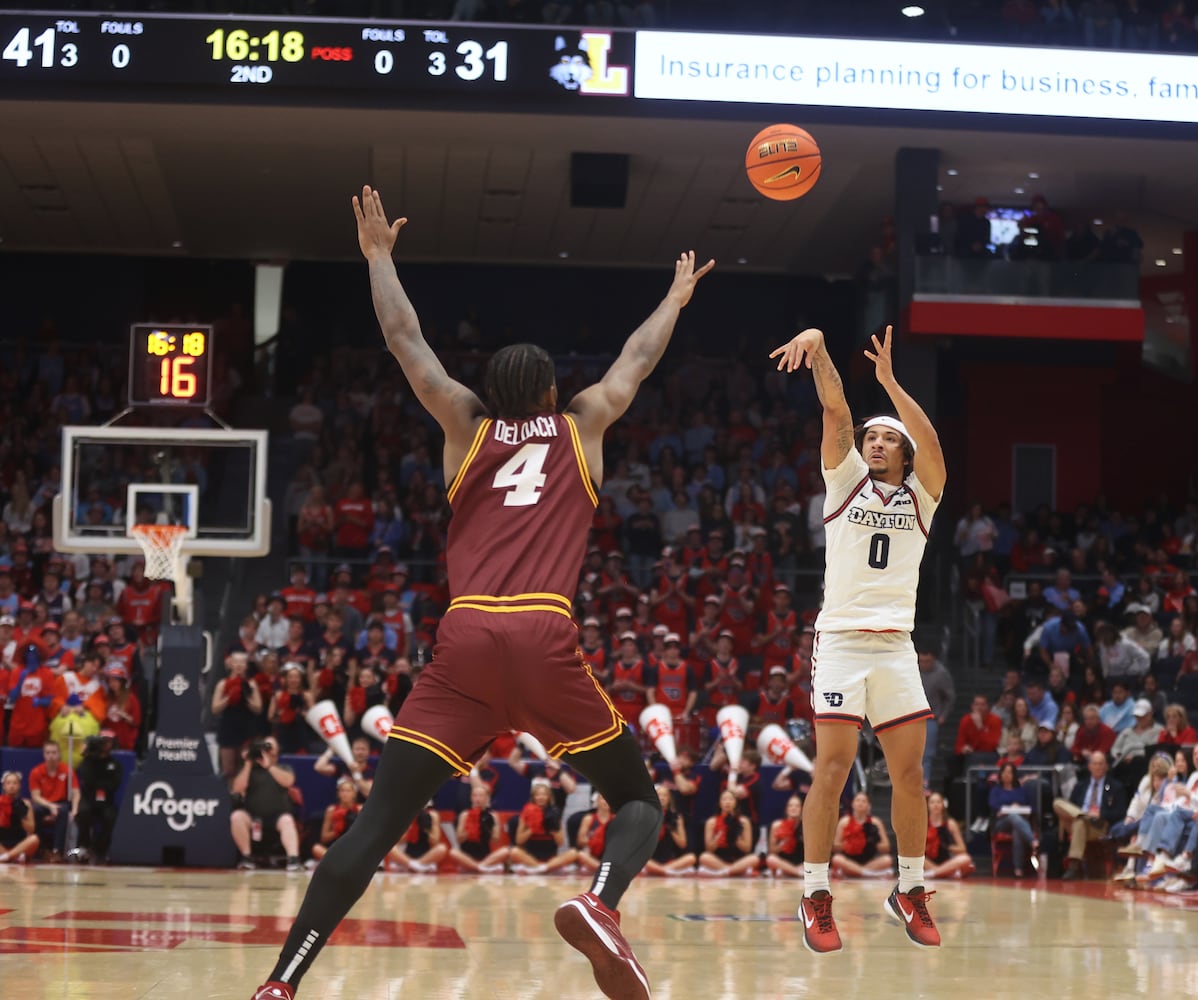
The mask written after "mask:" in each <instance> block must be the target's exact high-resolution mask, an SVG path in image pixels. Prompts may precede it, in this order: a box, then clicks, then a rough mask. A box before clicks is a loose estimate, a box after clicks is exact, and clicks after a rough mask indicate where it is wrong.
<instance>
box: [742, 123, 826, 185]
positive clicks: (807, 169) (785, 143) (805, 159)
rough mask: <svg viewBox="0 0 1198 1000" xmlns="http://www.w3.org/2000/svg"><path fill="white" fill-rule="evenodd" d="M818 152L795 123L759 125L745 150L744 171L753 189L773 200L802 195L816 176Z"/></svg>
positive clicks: (812, 142)
mask: <svg viewBox="0 0 1198 1000" xmlns="http://www.w3.org/2000/svg"><path fill="white" fill-rule="evenodd" d="M820 163H821V158H820V152H819V146H818V145H817V144H816V141H815V140H814V139H813V138H811V135H810V133H808V132H805V131H804V130H803V129H801V128H799V127H798V126H797V125H770V126H769V127H768V128H763V129H762V130H761V131H760V132H758V133H757V134H756V135H755V136H753V141H752V142H750V143H749V148H748V149H747V150H746V151H745V173H746V174H748V175H749V183H750V184H752V185H753V187H754V188H756V189H757V191H758V192H759V193H761V194H763V195H765V196H766V197H767V198H773V199H774V201H794V199H795V198H802V197H803V195H805V194H806V193H807V192H808V191H810V190H811V189H812V188H813V187H814V186H815V182H816V181H818V180H819V173H820Z"/></svg>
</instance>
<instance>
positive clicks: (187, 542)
mask: <svg viewBox="0 0 1198 1000" xmlns="http://www.w3.org/2000/svg"><path fill="white" fill-rule="evenodd" d="M62 439H63V440H62V444H63V447H62V491H61V492H60V493H59V495H58V496H56V497H55V498H54V505H53V522H54V544H55V547H56V548H57V549H58V550H59V551H62V552H94V553H104V554H122V553H138V552H141V547H140V545H139V543H138V541H137V539H136V538H134V537H131V536H130V535H129V534H128V527H129V525H130V524H131V523H134V522H135V521H139V520H140V521H142V522H144V523H152V522H157V523H172V524H184V525H186V526H187V529H188V531H187V537H186V538H185V539H184V541H183V549H182V551H183V553H184V554H186V555H189V556H205V555H206V556H241V557H252V556H263V555H266V554H267V553H268V552H269V551H270V521H271V514H270V500H269V499H268V498H267V496H266V462H267V444H268V434H267V432H266V431H244V430H216V429H209V428H203V429H201V428H191V427H120V426H109V427H74V426H68V427H64V428H63V429H62Z"/></svg>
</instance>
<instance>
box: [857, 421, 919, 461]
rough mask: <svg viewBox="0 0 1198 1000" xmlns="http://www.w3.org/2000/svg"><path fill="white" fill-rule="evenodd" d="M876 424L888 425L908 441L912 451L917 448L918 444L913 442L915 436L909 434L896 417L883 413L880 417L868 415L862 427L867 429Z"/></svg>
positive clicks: (876, 425)
mask: <svg viewBox="0 0 1198 1000" xmlns="http://www.w3.org/2000/svg"><path fill="white" fill-rule="evenodd" d="M878 426H882V427H889V428H890V429H891V430H892V431H898V432H899V433H900V434H901V435H902V436H903V437H905V438H906V439H907V441H908V442H909V443H910V445H911V450H912V451H913V452H914V451H918V450H919V446H918V445H917V444H916V443H915V438H913V437H912V436H911V433H910V431H908V430H907V427H906V425H905V424H904V423H903V422H902V421H901V420H899V419H898V417H888V416H886V415H885V414H883V415H882V416H880V417H870V418H869V419H868V420H867V421H865V423H864V424H863V425H862V429H863V430H869V429H870V428H871V427H878Z"/></svg>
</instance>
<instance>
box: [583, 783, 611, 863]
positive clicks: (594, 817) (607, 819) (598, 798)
mask: <svg viewBox="0 0 1198 1000" xmlns="http://www.w3.org/2000/svg"><path fill="white" fill-rule="evenodd" d="M593 800H594V803H595V808H594V810H593V811H592V812H589V813H587V814H586V815H585V816H584V817H583V818H582V823H581V824H580V826H579V828H578V839H577V841H576V846H577V847H578V866H579V867H580V868H582V869H583V870H584V871H588V872H595V871H598V870H599V863H600V861H602V859H603V848H604V845H605V844H606V843H607V826H608V824H609V823H611V821H612V818H613V816H614V815H615V814H614V813H613V812H612V810H611V806H610V805H609V804H608V801H607V799H605V798H604V797H603V796H602V795H600V794H599V793H598V792H595V794H594V796H593Z"/></svg>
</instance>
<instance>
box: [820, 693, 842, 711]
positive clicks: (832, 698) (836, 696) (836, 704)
mask: <svg viewBox="0 0 1198 1000" xmlns="http://www.w3.org/2000/svg"><path fill="white" fill-rule="evenodd" d="M824 701H826V702H827V703H828V707H829V708H840V706H841V705H843V704H844V695H842V694H841V693H840V692H839V691H825V692H824Z"/></svg>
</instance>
